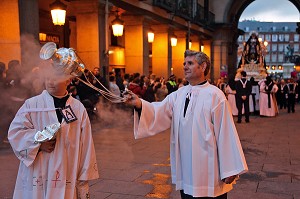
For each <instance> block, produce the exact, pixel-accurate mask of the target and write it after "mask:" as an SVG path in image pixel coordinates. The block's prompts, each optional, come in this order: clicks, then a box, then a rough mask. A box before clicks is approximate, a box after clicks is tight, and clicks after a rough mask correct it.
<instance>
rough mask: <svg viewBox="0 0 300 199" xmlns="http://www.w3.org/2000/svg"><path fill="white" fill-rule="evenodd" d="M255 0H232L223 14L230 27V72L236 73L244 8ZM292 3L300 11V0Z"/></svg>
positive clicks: (291, 0) (227, 25) (225, 22)
mask: <svg viewBox="0 0 300 199" xmlns="http://www.w3.org/2000/svg"><path fill="white" fill-rule="evenodd" d="M254 1H255V0H240V1H235V0H231V1H230V2H229V3H227V5H226V8H225V12H224V16H223V21H224V23H223V24H226V27H227V29H230V31H231V32H230V34H228V35H230V37H229V38H227V41H228V58H227V62H228V73H229V75H230V74H234V73H235V70H236V69H235V67H236V59H237V48H238V45H237V38H238V37H239V34H240V32H239V30H238V23H239V19H240V17H241V15H242V13H243V12H244V10H245V9H246V8H247V7H248V6H249V5H250V4H251V3H253V2H254ZM289 1H290V2H291V3H292V4H294V5H295V7H296V8H297V9H298V11H299V12H300V1H299V0H289ZM218 28H219V29H220V28H221V29H224V25H223V26H222V27H218Z"/></svg>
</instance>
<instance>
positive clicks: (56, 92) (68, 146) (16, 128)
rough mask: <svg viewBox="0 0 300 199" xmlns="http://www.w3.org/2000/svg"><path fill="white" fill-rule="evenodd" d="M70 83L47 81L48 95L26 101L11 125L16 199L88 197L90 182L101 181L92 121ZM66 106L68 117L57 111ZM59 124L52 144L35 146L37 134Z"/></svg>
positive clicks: (53, 79)
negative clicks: (70, 91)
mask: <svg viewBox="0 0 300 199" xmlns="http://www.w3.org/2000/svg"><path fill="white" fill-rule="evenodd" d="M68 83H70V81H69V80H66V79H65V78H63V77H58V76H57V75H55V76H52V77H50V78H49V77H48V78H46V81H45V87H46V90H44V91H43V92H42V93H41V94H40V95H38V96H35V97H32V98H30V99H28V100H26V101H25V103H24V104H23V106H22V107H21V108H20V109H19V111H18V112H17V114H16V116H15V118H14V119H13V121H12V123H11V125H10V128H9V132H8V139H9V142H10V144H11V146H12V148H13V151H14V153H15V155H16V156H17V158H18V159H19V160H20V166H19V171H18V176H17V180H16V185H15V190H14V196H13V198H14V199H53V198H57V199H76V198H89V187H88V180H92V179H97V178H99V174H98V167H97V161H96V156H95V149H94V143H93V139H92V133H91V125H90V121H89V118H88V115H87V112H86V110H85V108H84V106H83V105H82V104H81V102H80V101H78V100H76V99H74V98H73V97H72V96H70V95H69V94H68V93H67V90H66V88H67V85H68ZM64 107H69V109H66V110H65V111H64V112H65V113H68V114H67V116H66V117H64V116H63V115H62V114H61V115H60V112H59V109H61V110H63V109H64ZM67 121H68V122H69V123H67ZM57 122H60V123H61V125H60V126H61V127H60V129H59V130H58V132H57V133H56V136H55V139H51V140H49V141H46V142H36V141H35V139H34V137H35V135H36V133H37V132H38V131H39V132H41V131H43V129H45V127H46V126H49V125H52V124H54V123H57Z"/></svg>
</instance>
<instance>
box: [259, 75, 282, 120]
mask: <svg viewBox="0 0 300 199" xmlns="http://www.w3.org/2000/svg"><path fill="white" fill-rule="evenodd" d="M259 90H260V95H259V114H260V116H266V117H274V116H277V115H278V113H279V111H278V107H277V101H276V97H275V93H276V92H277V90H278V86H277V85H276V84H275V83H274V82H273V80H272V79H271V77H270V76H268V77H267V78H266V80H263V81H260V82H259Z"/></svg>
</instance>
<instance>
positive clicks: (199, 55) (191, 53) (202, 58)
mask: <svg viewBox="0 0 300 199" xmlns="http://www.w3.org/2000/svg"><path fill="white" fill-rule="evenodd" d="M191 56H195V60H196V61H197V63H198V64H199V65H200V64H202V63H203V62H205V63H206V69H205V71H204V75H205V76H206V75H207V74H208V72H209V70H210V60H209V57H208V56H207V55H206V54H205V53H203V52H198V51H194V50H186V51H185V52H184V58H186V57H191Z"/></svg>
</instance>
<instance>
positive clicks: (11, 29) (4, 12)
mask: <svg viewBox="0 0 300 199" xmlns="http://www.w3.org/2000/svg"><path fill="white" fill-rule="evenodd" d="M18 11H19V8H18V0H1V1H0V13H1V14H0V29H1V31H0V49H1V50H0V61H1V62H4V63H5V65H6V68H7V64H8V62H9V61H10V60H13V59H16V60H21V48H20V24H19V12H18Z"/></svg>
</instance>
